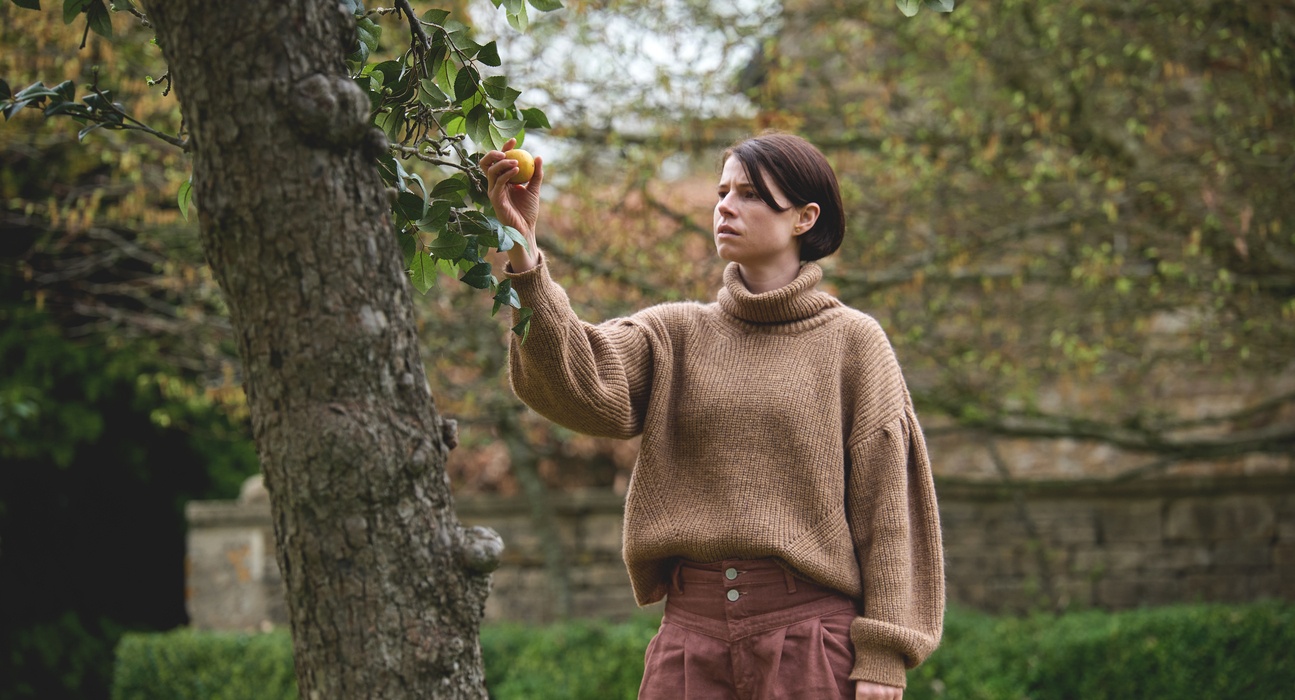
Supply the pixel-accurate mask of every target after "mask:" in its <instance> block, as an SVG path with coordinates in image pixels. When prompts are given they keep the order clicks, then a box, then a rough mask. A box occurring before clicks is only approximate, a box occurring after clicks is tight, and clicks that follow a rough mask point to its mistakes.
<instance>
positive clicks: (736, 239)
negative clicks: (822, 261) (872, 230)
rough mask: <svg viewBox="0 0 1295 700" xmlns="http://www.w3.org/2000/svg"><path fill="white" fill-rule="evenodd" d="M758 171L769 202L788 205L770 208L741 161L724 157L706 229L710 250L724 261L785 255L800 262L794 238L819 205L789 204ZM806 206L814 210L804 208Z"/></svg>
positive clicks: (781, 258) (767, 259)
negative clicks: (716, 197)
mask: <svg viewBox="0 0 1295 700" xmlns="http://www.w3.org/2000/svg"><path fill="white" fill-rule="evenodd" d="M762 174H763V175H764V182H765V184H766V185H767V186H768V187H769V192H770V193H771V194H773V198H774V201H776V202H778V204H779V206H784V207H788V208H787V209H786V210H785V211H774V209H773V208H772V207H770V206H769V205H768V204H765V203H764V200H762V199H760V195H759V193H758V192H756V191H755V187H754V186H753V185H752V184H751V180H750V178H749V177H747V173H746V168H745V167H743V165H742V161H740V160H738V159H737V158H733V157H730V158H729V159H728V160H726V161H724V170H723V172H721V173H720V178H719V187H718V189H717V193H718V194H719V201H718V202H716V203H715V218H714V224H713V226H712V227H711V233H712V235H713V236H714V237H715V250H716V252H718V253H719V256H720V257H721V258H723V259H724V260H727V261H729V262H736V263H739V264H742V265H756V264H764V263H774V262H785V261H786V260H787V259H788V258H789V259H790V260H791V261H793V262H795V263H796V264H799V261H800V242H799V239H798V238H797V236H799V235H800V234H801V233H804V232H805V231H808V230H809V228H810V226H812V225H813V223H814V218H816V217H817V213H818V206H817V205H815V204H807V205H805V206H804V207H791V206H790V202H789V200H788V199H787V196H786V195H785V194H784V193H783V191H782V190H781V189H779V188H778V185H777V183H775V182H774V181H773V178H771V177H769V175H768V173H762ZM811 207H812V208H813V211H812V212H810V211H807V209H808V208H811Z"/></svg>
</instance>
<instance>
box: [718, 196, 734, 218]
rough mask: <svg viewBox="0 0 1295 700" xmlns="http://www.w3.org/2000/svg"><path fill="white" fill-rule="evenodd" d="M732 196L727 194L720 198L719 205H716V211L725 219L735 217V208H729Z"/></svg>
mask: <svg viewBox="0 0 1295 700" xmlns="http://www.w3.org/2000/svg"><path fill="white" fill-rule="evenodd" d="M732 196H733V195H731V194H726V195H724V196H723V197H720V198H719V203H718V204H716V205H715V211H717V212H719V213H720V215H722V216H723V217H724V218H730V217H731V216H732V215H733V207H731V206H729V198H730V197H732Z"/></svg>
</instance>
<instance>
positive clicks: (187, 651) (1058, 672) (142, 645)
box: [113, 602, 1295, 700]
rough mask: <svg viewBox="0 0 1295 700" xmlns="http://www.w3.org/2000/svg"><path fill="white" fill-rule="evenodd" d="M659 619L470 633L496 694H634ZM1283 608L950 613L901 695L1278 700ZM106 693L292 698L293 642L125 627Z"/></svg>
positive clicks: (538, 699) (943, 699)
mask: <svg viewBox="0 0 1295 700" xmlns="http://www.w3.org/2000/svg"><path fill="white" fill-rule="evenodd" d="M659 621H660V618H659V617H656V616H651V615H643V616H639V617H635V618H634V619H632V620H630V621H628V622H621V623H612V622H600V621H590V620H582V621H572V622H566V623H562V624H555V625H547V626H543V627H537V626H529V625H520V624H492V625H486V626H485V627H484V628H482V630H481V652H482V657H483V659H484V661H485V666H486V683H487V686H488V688H489V691H490V697H491V698H494V700H586V699H589V700H592V699H595V698H596V699H597V700H609V699H615V698H634V697H635V696H636V695H637V693H638V686H639V680H640V679H641V678H642V675H643V652H644V650H645V649H646V648H647V643H648V641H649V640H651V638H652V635H653V634H655V633H656V630H657V626H658V624H659ZM1292 646H1295V605H1293V604H1291V603H1276V602H1269V603H1255V604H1250V605H1182V606H1173V607H1165V608H1152V609H1145V610H1132V611H1126V612H1119V613H1109V612H1098V611H1091V612H1078V613H1070V614H1066V615H1059V616H1052V615H1038V616H1034V617H1028V618H1016V617H993V616H990V615H986V614H983V613H977V612H973V611H969V610H963V609H959V608H954V609H951V610H950V611H949V615H948V617H947V618H946V620H945V634H944V643H943V644H942V645H941V646H940V648H939V649H938V650H936V652H935V654H933V655H932V656H931V658H930V659H929V660H928V661H927V662H926V663H925V664H923V665H922V666H921V667H920V668H918V669H917V670H915V671H913V672H912V673H910V674H909V687H908V691H907V692H905V693H904V697H905V700H937V699H938V700H1027V699H1028V700H1065V699H1072V698H1083V699H1084V700H1113V699H1115V698H1149V699H1150V698H1154V699H1155V700H1197V698H1201V697H1208V698H1211V699H1212V700H1226V699H1227V698H1245V699H1246V700H1251V699H1253V698H1277V697H1285V696H1287V695H1288V694H1289V689H1290V688H1295V664H1291V663H1289V651H1288V650H1289V649H1290V648H1291V647H1292ZM117 655H118V658H117V676H116V678H115V679H114V680H115V682H114V690H113V698H114V700H152V698H168V699H169V698H179V697H183V698H191V699H193V700H207V699H211V700H217V699H220V700H223V699H225V698H258V700H259V699H262V698H264V699H268V700H279V699H283V700H289V699H293V700H295V698H296V696H297V692H296V686H295V683H294V681H293V678H292V645H291V641H290V640H289V639H288V636H287V634H286V633H285V632H282V631H280V632H275V633H272V634H268V635H240V634H230V633H212V632H206V633H202V632H191V631H187V630H184V631H178V632H168V633H165V634H128V635H126V636H125V637H124V638H123V640H122V642H121V644H120V646H119V647H118V651H117Z"/></svg>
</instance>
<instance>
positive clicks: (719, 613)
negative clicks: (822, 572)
mask: <svg viewBox="0 0 1295 700" xmlns="http://www.w3.org/2000/svg"><path fill="white" fill-rule="evenodd" d="M855 615H856V612H855V604H854V601H853V600H851V599H850V598H848V597H847V596H845V595H844V594H842V593H840V592H838V591H834V590H831V589H829V588H824V587H823V586H820V585H818V584H815V583H811V582H808V581H805V580H803V579H799V578H795V577H793V576H792V575H791V574H790V573H788V572H787V571H786V570H785V569H783V568H782V567H781V566H779V565H778V564H777V563H776V562H774V561H772V560H770V559H745V560H743V559H731V560H725V561H718V562H709V563H704V564H702V563H696V562H682V563H681V564H680V565H679V566H677V567H676V568H675V572H674V575H673V576H672V580H671V585H670V592H669V593H668V594H667V596H666V606H665V616H664V617H663V618H662V620H661V629H660V630H659V631H658V632H657V634H656V636H655V637H653V638H652V641H651V643H650V644H648V649H647V655H646V659H645V661H646V668H645V669H644V673H643V683H642V685H641V686H640V687H639V700H729V699H732V700H774V699H777V700H784V699H792V698H804V699H806V700H808V699H810V698H813V699H814V700H823V699H824V698H828V699H831V698H842V699H848V698H853V697H854V681H851V680H849V676H850V670H851V668H852V667H853V664H854V649H853V646H852V645H851V643H850V621H851V620H853V619H854V617H855Z"/></svg>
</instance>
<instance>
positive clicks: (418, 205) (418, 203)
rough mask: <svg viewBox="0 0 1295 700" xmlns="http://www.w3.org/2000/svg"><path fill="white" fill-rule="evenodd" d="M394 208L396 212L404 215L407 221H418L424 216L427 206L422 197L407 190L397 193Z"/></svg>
mask: <svg viewBox="0 0 1295 700" xmlns="http://www.w3.org/2000/svg"><path fill="white" fill-rule="evenodd" d="M393 208H394V209H395V210H396V214H398V215H400V216H402V217H404V219H405V220H406V221H418V220H419V219H421V218H423V213H424V210H425V209H426V206H425V204H424V202H423V198H422V197H419V196H418V195H416V194H414V193H413V192H408V191H406V192H401V193H400V194H398V195H396V206H395V207H393Z"/></svg>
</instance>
